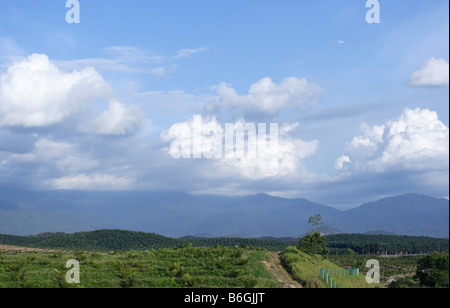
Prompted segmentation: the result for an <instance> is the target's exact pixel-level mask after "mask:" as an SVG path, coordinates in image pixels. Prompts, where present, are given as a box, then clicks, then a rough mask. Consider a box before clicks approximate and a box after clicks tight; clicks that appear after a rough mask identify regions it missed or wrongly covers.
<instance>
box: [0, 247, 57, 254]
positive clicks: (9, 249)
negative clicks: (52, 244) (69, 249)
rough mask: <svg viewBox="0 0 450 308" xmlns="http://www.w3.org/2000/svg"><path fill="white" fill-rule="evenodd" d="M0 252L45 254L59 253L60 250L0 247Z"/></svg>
mask: <svg viewBox="0 0 450 308" xmlns="http://www.w3.org/2000/svg"><path fill="white" fill-rule="evenodd" d="M0 251H4V252H44V253H55V252H59V251H58V250H54V249H39V248H27V247H17V246H8V245H0Z"/></svg>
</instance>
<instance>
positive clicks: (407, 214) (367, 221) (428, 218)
mask: <svg viewBox="0 0 450 308" xmlns="http://www.w3.org/2000/svg"><path fill="white" fill-rule="evenodd" d="M331 224H332V225H333V226H334V227H336V228H338V229H340V230H342V231H344V232H348V233H364V232H368V231H374V230H385V231H388V232H392V233H395V234H401V235H417V236H430V237H445V238H448V237H449V201H448V200H446V199H436V198H430V197H427V196H421V195H416V194H408V195H404V196H397V197H391V198H385V199H381V200H379V201H376V202H370V203H366V204H363V205H362V206H360V207H358V208H355V209H351V210H348V211H346V212H344V213H343V215H342V216H341V217H340V218H339V219H336V220H334V221H333V222H332V223H331Z"/></svg>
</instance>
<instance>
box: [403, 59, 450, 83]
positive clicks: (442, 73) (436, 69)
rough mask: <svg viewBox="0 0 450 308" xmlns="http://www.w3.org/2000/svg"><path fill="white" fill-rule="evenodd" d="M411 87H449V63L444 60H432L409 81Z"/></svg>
mask: <svg viewBox="0 0 450 308" xmlns="http://www.w3.org/2000/svg"><path fill="white" fill-rule="evenodd" d="M409 84H410V85H411V86H418V87H439V86H448V85H449V63H448V61H446V60H444V59H436V58H431V59H429V60H427V61H426V62H425V63H424V65H423V66H422V68H421V69H420V70H418V71H415V72H414V73H413V74H412V75H411V78H410V80H409Z"/></svg>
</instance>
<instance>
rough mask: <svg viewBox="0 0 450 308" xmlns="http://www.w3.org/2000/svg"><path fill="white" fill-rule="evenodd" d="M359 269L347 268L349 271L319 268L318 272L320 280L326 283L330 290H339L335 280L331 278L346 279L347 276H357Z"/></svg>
mask: <svg viewBox="0 0 450 308" xmlns="http://www.w3.org/2000/svg"><path fill="white" fill-rule="evenodd" d="M358 275H359V268H349V269H342V268H339V269H336V268H332V269H326V268H321V269H320V271H319V276H320V279H322V280H323V281H325V282H326V284H327V285H328V286H329V287H330V288H332V289H339V285H338V284H337V282H336V278H334V279H333V277H348V276H358Z"/></svg>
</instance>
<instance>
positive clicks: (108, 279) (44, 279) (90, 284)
mask: <svg viewBox="0 0 450 308" xmlns="http://www.w3.org/2000/svg"><path fill="white" fill-rule="evenodd" d="M266 253H267V251H265V250H260V249H245V248H235V247H227V248H193V247H185V248H180V249H161V250H157V251H156V250H152V251H128V252H118V253H114V254H111V253H106V252H81V251H79V252H53V253H49V252H18V251H13V252H8V253H5V252H3V253H0V288H18V287H30V288H59V287H69V285H68V284H66V283H65V274H66V272H67V271H68V269H66V268H65V264H66V261H67V260H70V259H77V260H78V261H80V268H81V283H80V284H79V285H77V287H82V288H133V287H136V288H161V287H162V288H186V287H199V288H253V287H263V288H276V287H280V286H281V285H280V282H278V281H277V280H276V279H275V278H274V277H273V276H272V275H271V274H270V273H269V271H268V270H267V269H266V266H265V265H264V263H263V262H262V261H263V260H264V257H265V254H266Z"/></svg>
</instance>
